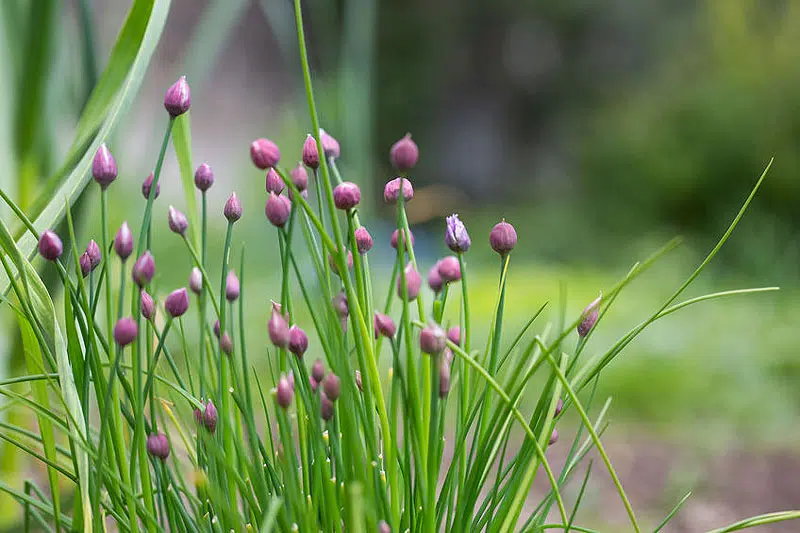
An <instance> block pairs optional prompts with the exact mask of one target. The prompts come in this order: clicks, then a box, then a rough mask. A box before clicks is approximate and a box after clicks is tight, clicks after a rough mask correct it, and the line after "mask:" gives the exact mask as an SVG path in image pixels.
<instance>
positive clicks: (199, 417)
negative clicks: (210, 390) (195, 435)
mask: <svg viewBox="0 0 800 533" xmlns="http://www.w3.org/2000/svg"><path fill="white" fill-rule="evenodd" d="M192 417H193V418H194V423H195V424H197V425H198V426H202V425H203V411H201V410H200V408H199V407H195V408H194V410H193V411H192Z"/></svg>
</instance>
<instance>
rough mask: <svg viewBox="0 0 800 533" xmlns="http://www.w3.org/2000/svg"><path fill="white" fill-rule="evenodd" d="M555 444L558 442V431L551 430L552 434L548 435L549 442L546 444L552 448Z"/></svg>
mask: <svg viewBox="0 0 800 533" xmlns="http://www.w3.org/2000/svg"><path fill="white" fill-rule="evenodd" d="M556 442H558V430H557V429H556V428H553V432H552V433H551V434H550V440H549V441H548V442H547V444H548V445H550V446H552V445H553V444H555V443H556Z"/></svg>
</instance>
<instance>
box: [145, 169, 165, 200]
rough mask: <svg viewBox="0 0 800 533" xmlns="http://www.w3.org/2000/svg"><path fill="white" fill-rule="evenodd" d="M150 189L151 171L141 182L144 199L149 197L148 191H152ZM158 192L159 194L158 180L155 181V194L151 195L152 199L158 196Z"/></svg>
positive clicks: (151, 184)
mask: <svg viewBox="0 0 800 533" xmlns="http://www.w3.org/2000/svg"><path fill="white" fill-rule="evenodd" d="M152 190H153V173H152V172H151V173H150V175H149V176H147V177H146V178H145V179H144V181H143V182H142V196H144V199H145V200H147V199H148V198H150V193H151V192H152ZM159 194H161V183H160V182H159V183H156V193H155V196H153V199H154V200H155V199H156V198H158V195H159Z"/></svg>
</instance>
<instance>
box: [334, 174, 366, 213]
mask: <svg viewBox="0 0 800 533" xmlns="http://www.w3.org/2000/svg"><path fill="white" fill-rule="evenodd" d="M360 201H361V189H359V188H358V185H356V184H355V183H353V182H351V181H345V182H342V183H340V184H339V185H337V186H336V187H335V188H334V189H333V204H334V205H335V206H336V209H341V210H342V211H347V210H348V209H353V208H354V207H355V206H357V205H358V202H360Z"/></svg>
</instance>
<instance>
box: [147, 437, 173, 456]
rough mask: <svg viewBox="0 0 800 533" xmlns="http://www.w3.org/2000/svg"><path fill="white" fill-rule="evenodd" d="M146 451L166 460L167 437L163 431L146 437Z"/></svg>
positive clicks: (167, 450)
mask: <svg viewBox="0 0 800 533" xmlns="http://www.w3.org/2000/svg"><path fill="white" fill-rule="evenodd" d="M147 453H149V454H150V455H152V456H153V457H158V458H159V459H161V460H162V461H166V460H167V457H169V439H167V436H166V435H164V434H163V433H152V434H150V435H149V436H148V437H147Z"/></svg>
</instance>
